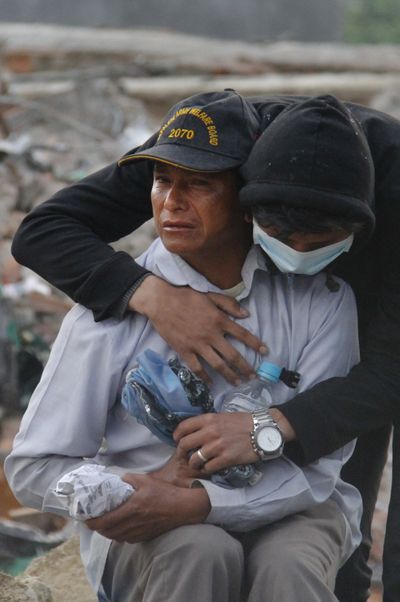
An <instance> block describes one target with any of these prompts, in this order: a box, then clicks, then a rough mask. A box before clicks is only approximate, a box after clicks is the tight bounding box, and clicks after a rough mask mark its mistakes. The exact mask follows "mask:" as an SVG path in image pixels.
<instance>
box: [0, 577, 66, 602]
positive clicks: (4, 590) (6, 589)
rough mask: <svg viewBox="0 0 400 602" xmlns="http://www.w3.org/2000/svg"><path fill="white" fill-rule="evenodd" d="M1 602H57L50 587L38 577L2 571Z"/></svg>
mask: <svg viewBox="0 0 400 602" xmlns="http://www.w3.org/2000/svg"><path fill="white" fill-rule="evenodd" d="M0 592H1V594H0V595H1V598H0V599H1V602H55V601H54V598H53V596H52V594H51V591H50V589H49V588H48V587H47V586H46V585H44V584H43V583H41V582H40V581H39V580H38V579H33V578H22V577H20V578H17V579H15V578H14V577H11V576H10V575H6V574H5V573H0Z"/></svg>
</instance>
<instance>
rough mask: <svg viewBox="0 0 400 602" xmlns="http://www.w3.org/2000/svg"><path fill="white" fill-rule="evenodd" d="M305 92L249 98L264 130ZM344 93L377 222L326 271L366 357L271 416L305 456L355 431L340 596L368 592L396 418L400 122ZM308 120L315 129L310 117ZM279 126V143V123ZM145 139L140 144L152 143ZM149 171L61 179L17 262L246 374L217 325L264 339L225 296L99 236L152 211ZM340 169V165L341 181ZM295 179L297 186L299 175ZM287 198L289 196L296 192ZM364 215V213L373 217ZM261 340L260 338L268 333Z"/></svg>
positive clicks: (112, 235) (398, 571) (187, 354)
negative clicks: (371, 176) (165, 273)
mask: <svg viewBox="0 0 400 602" xmlns="http://www.w3.org/2000/svg"><path fill="white" fill-rule="evenodd" d="M304 100H305V99H304V98H298V97H270V98H268V97H267V98H261V97H260V98H252V99H249V101H250V103H251V105H252V106H253V107H254V108H255V109H256V111H257V113H258V115H259V117H260V132H263V131H264V130H265V131H268V130H269V128H270V126H271V125H272V124H273V123H274V121H275V119H276V118H277V117H278V116H279V115H280V114H281V113H285V111H287V110H289V109H290V108H291V107H292V106H295V105H298V104H299V103H302V102H303V101H304ZM344 105H345V107H346V109H347V110H348V112H349V118H350V119H351V120H353V121H356V122H358V123H359V125H360V128H361V136H365V138H366V140H367V143H368V147H369V151H370V155H371V157H372V162H373V167H374V171H375V186H374V194H373V195H372V196H371V198H370V199H369V201H368V203H367V205H368V206H369V207H370V209H371V212H372V213H373V214H374V216H375V217H376V220H377V225H376V227H375V230H374V231H373V233H372V236H371V237H370V239H369V240H368V241H365V244H364V246H360V248H359V251H358V253H353V252H351V253H349V254H344V255H342V256H341V259H339V260H338V261H335V263H334V264H333V266H332V267H333V272H334V273H337V274H338V275H340V276H342V277H343V278H345V279H346V280H347V281H348V282H350V283H351V285H352V287H353V288H354V291H355V293H356V299H357V305H358V308H359V314H360V334H361V352H362V362H361V363H360V364H359V365H358V366H357V367H355V368H354V369H353V370H352V371H351V373H350V375H349V376H348V377H347V378H345V379H340V380H330V381H328V382H326V383H323V384H320V385H319V386H318V387H315V388H314V389H313V390H312V391H308V392H306V393H302V394H301V395H299V396H297V397H296V398H294V399H293V400H291V401H290V402H289V403H286V404H285V405H284V406H282V407H281V412H282V413H284V415H285V416H286V418H287V419H288V421H290V423H289V422H285V421H284V420H283V416H282V415H280V416H279V417H280V419H281V422H280V424H281V426H282V428H283V429H285V432H286V436H287V438H292V437H294V436H295V434H296V435H297V438H298V452H299V453H300V454H301V455H302V457H303V461H305V462H309V461H312V460H314V459H316V458H318V457H319V456H320V455H323V454H326V453H330V452H331V451H332V450H334V449H335V448H337V447H339V446H340V445H343V444H344V443H345V442H347V441H349V440H350V439H352V438H353V437H354V436H357V435H362V436H363V442H362V444H361V445H362V448H361V449H360V456H353V457H354V458H355V459H354V466H353V469H352V470H350V469H351V467H349V470H348V474H347V476H348V477H350V472H351V473H352V474H351V479H352V482H355V483H356V484H357V486H358V487H359V488H360V490H361V491H362V493H363V499H364V508H365V513H364V527H365V528H364V533H365V538H366V540H365V547H364V549H363V550H362V555H361V566H360V569H359V568H358V567H357V566H356V565H357V564H359V561H357V563H356V565H354V566H356V569H357V570H354V566H353V568H352V572H351V573H350V574H349V575H346V577H345V580H344V586H342V593H341V595H340V598H341V600H343V601H344V602H348V601H350V600H351V601H352V602H365V600H366V599H367V598H368V585H369V582H370V576H371V571H370V570H369V569H368V567H367V565H366V563H365V558H367V557H368V553H369V547H370V536H369V531H370V523H371V517H372V513H373V509H374V505H375V500H376V496H377V491H378V486H379V477H380V474H381V470H382V467H383V465H384V463H385V459H386V450H387V442H388V432H389V430H390V428H389V427H390V425H391V424H392V423H393V422H396V421H398V420H399V418H400V415H399V411H400V410H399V408H400V383H399V374H400V366H399V350H400V325H399V315H400V308H399V296H400V276H399V265H400V258H399V248H400V247H399V245H398V242H397V241H398V223H399V217H400V216H399V207H400V205H399V203H398V196H399V173H400V142H399V141H400V125H399V123H398V122H397V121H396V120H395V119H392V118H391V117H389V116H388V115H385V114H383V113H380V112H378V111H375V110H372V109H369V108H367V107H363V106H359V105H355V104H353V103H344ZM294 125H295V124H294ZM313 129H314V133H315V131H316V130H315V124H314V126H313ZM294 131H295V130H294ZM303 133H304V132H303ZM338 134H339V138H337V139H335V140H334V142H335V144H334V146H333V147H332V149H333V150H334V153H333V154H332V156H331V160H332V161H333V162H334V164H336V158H337V157H339V158H340V157H341V155H343V157H347V155H346V147H345V144H343V143H342V141H341V138H340V132H338ZM277 136H278V138H277V141H278V143H279V134H278V135H277ZM307 136H308V134H307ZM153 140H154V139H151V140H150V141H149V142H148V143H147V144H145V145H144V146H143V147H142V148H143V149H145V148H146V147H147V146H151V145H152V144H153ZM264 140H265V138H264ZM306 142H307V140H305V143H306ZM177 143H179V139H177ZM285 144H286V147H285V148H286V153H285V152H283V151H282V147H281V155H280V157H281V160H282V161H283V162H284V164H286V163H287V162H288V161H290V160H291V159H293V157H291V137H290V133H289V134H288V135H286V137H285ZM283 150H284V149H283ZM130 154H132V153H128V155H130ZM350 161H351V162H352V163H353V162H355V163H356V167H357V165H358V163H359V162H360V161H361V162H363V161H364V159H362V158H360V157H358V158H355V157H352V158H350ZM264 167H265V166H264ZM264 167H262V172H264ZM274 168H275V169H276V165H275V166H274ZM281 175H282V177H281V178H280V179H279V188H280V192H281V195H282V196H283V197H284V196H285V191H286V190H287V188H288V184H290V182H288V181H287V180H285V174H284V173H282V174H281ZM251 177H252V178H253V180H250V182H249V183H250V184H251V183H252V181H254V180H255V179H257V177H258V176H257V173H256V172H255V171H253V172H252V174H251ZM150 181H151V174H150V170H149V168H148V166H147V164H146V162H143V163H140V162H133V163H128V164H127V165H125V166H121V167H119V166H118V165H117V164H113V165H111V166H109V167H108V168H106V169H104V170H102V171H101V172H99V173H97V174H94V175H93V176H89V178H86V179H85V180H83V181H82V182H80V183H78V184H76V185H74V186H72V187H69V188H68V189H65V190H63V191H60V192H59V193H58V194H56V195H55V196H54V197H53V198H52V199H50V200H49V201H47V203H44V204H43V205H41V206H39V207H37V208H36V209H35V210H34V211H33V212H32V213H31V214H30V215H28V217H27V218H26V219H25V221H24V222H23V224H22V226H21V228H20V230H19V232H18V233H17V236H16V238H15V240H14V247H13V250H14V253H15V254H16V257H17V259H18V260H19V261H20V262H21V263H23V264H26V265H28V266H29V267H31V268H32V269H34V270H35V271H37V272H39V273H40V274H41V275H43V276H44V277H45V278H47V279H48V280H50V281H52V282H53V283H54V284H55V285H56V286H58V287H59V288H61V289H62V290H64V291H65V292H66V293H67V294H69V295H70V296H72V297H73V298H74V299H75V300H77V301H79V302H81V303H83V304H84V305H86V306H87V307H89V308H91V309H92V311H93V312H94V315H95V318H96V319H97V320H102V319H105V318H106V317H109V316H114V317H116V318H121V317H122V315H124V312H125V311H126V310H133V311H137V312H141V313H143V314H144V315H146V316H147V317H148V318H149V319H150V320H151V322H152V324H153V326H154V327H155V328H156V329H157V330H158V331H159V332H160V333H161V334H162V336H163V337H164V338H165V339H166V340H167V341H168V342H169V344H170V345H171V347H172V348H174V349H175V350H176V351H177V352H178V353H179V355H180V357H181V358H182V359H183V360H185V361H186V363H187V364H188V365H189V366H190V367H191V368H193V369H194V370H196V371H197V373H198V374H199V375H201V376H202V377H203V378H204V377H205V376H206V370H205V369H204V365H203V364H202V363H201V361H200V360H204V361H205V362H207V363H208V364H209V365H211V366H212V367H214V368H215V369H217V370H218V371H219V372H220V373H221V374H223V375H224V376H225V378H227V379H228V380H229V381H230V382H235V380H236V379H237V378H238V375H240V376H244V377H248V376H249V375H250V374H251V372H252V367H251V366H249V365H248V364H247V363H246V362H245V361H244V358H243V357H242V356H240V355H239V354H238V353H237V350H236V349H235V348H234V346H233V345H231V343H230V341H229V340H227V338H226V336H225V335H226V333H228V334H231V335H232V336H233V337H235V338H236V339H237V340H239V341H241V342H243V343H245V344H247V345H249V346H250V347H251V348H253V349H257V348H260V349H261V350H262V349H263V347H262V344H261V341H259V340H258V339H256V338H254V335H250V334H249V333H246V331H245V330H244V329H242V328H241V327H240V326H239V324H238V323H237V322H234V321H231V320H230V319H229V317H228V314H231V315H232V316H234V317H235V318H240V317H241V316H242V314H241V312H240V308H239V307H238V305H237V304H236V303H235V302H234V300H233V299H229V298H227V297H221V296H218V297H215V296H211V295H207V296H205V295H196V293H195V292H194V291H192V290H190V289H188V288H186V287H179V288H177V287H173V288H172V287H170V286H169V285H168V284H167V283H165V282H163V281H162V280H160V279H158V278H156V277H153V276H152V275H151V274H149V272H148V271H146V270H144V269H143V268H142V266H139V265H137V264H135V262H134V261H133V259H132V258H131V257H128V256H127V255H125V254H123V253H115V252H114V251H112V249H111V248H110V247H108V246H107V245H106V244H105V243H104V242H103V241H106V242H108V241H111V240H116V239H118V238H120V237H122V236H124V235H126V234H127V233H129V232H130V231H131V230H133V229H135V228H136V227H138V226H139V225H140V224H142V223H143V222H144V221H145V220H146V219H149V218H150V217H151V209H150V205H149V191H150ZM340 181H341V178H340V174H339V178H338V184H339V183H340ZM307 185H308V184H307ZM302 186H303V189H304V182H303V184H302ZM306 187H307V186H306ZM292 190H293V188H292ZM314 192H315V191H314ZM291 198H292V200H293V195H292V197H291ZM331 208H332V205H330V209H331ZM77 222H78V223H79V228H78V227H77V225H76V224H77ZM371 226H372V221H371V222H370V226H369V228H370V229H372V228H371ZM63 236H65V240H66V241H68V248H69V254H68V255H67V256H66V255H65V253H64V251H63V248H64V246H63V245H62V244H61V245H60V237H61V240H63V238H62V237H63ZM303 250H304V249H303ZM105 283H106V285H105ZM221 310H224V311H221ZM265 343H267V344H268V335H267V337H266V341H265ZM276 417H278V415H277V414H276ZM290 426H292V427H293V428H290ZM377 429H380V430H377ZM397 438H398V436H397V430H396V429H395V435H394V446H393V463H394V468H395V467H397V466H398V465H399V462H400V446H399V444H398V442H397ZM214 467H215V468H216V469H217V468H218V467H221V462H220V463H218V461H217V460H215V462H214ZM399 474H400V471H399V469H398V468H397V469H396V470H394V472H393V475H394V479H393V485H392V498H391V505H390V509H389V523H388V529H387V537H386V544H385V550H386V551H385V557H384V572H383V580H384V584H385V601H387V602H394V601H395V600H397V596H398V591H399V590H400V553H399V551H398V544H397V542H398V541H399V540H400V532H399V525H400V520H399V514H400V493H399V491H400V487H399V484H398V482H397V480H398V479H397V475H399ZM368 540H369V541H368ZM339 585H340V584H339Z"/></svg>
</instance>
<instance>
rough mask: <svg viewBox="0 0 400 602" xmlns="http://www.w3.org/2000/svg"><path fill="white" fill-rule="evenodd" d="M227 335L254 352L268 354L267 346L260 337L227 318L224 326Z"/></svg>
mask: <svg viewBox="0 0 400 602" xmlns="http://www.w3.org/2000/svg"><path fill="white" fill-rule="evenodd" d="M222 327H223V329H224V332H225V334H229V335H231V336H232V337H233V338H235V339H237V340H238V341H240V342H241V343H244V344H245V345H246V346H247V347H250V348H251V349H253V350H254V351H257V352H258V353H261V354H266V353H268V347H267V345H266V344H265V343H264V342H263V341H261V339H259V338H258V337H256V336H255V335H254V334H252V333H251V332H250V331H249V330H247V328H244V327H243V326H241V325H240V324H237V323H236V322H233V321H232V320H231V319H230V318H226V319H224V321H223V325H222Z"/></svg>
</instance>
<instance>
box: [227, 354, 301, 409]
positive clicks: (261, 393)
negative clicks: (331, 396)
mask: <svg viewBox="0 0 400 602" xmlns="http://www.w3.org/2000/svg"><path fill="white" fill-rule="evenodd" d="M256 374H257V376H256V377H255V378H253V379H252V380H250V381H249V382H246V383H243V384H242V385H240V386H239V387H237V388H236V389H233V390H232V391H230V392H229V393H228V394H227V395H226V396H225V398H224V400H223V402H222V406H221V410H220V411H221V412H253V411H254V410H256V409H260V408H263V409H267V408H269V407H270V406H271V405H272V404H273V402H274V399H273V391H274V385H275V384H276V383H278V382H279V381H282V382H284V383H285V384H286V385H287V386H288V387H291V388H293V389H294V388H295V387H296V386H297V384H298V382H299V380H300V374H299V373H298V372H293V371H291V370H286V368H281V367H279V366H277V365H276V364H273V363H271V362H262V363H261V364H260V366H259V367H258V369H257V371H256Z"/></svg>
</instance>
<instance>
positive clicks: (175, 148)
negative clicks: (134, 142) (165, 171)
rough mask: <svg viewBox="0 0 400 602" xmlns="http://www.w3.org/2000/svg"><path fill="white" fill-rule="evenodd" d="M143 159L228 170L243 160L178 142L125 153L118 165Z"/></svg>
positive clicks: (197, 169)
mask: <svg viewBox="0 0 400 602" xmlns="http://www.w3.org/2000/svg"><path fill="white" fill-rule="evenodd" d="M143 159H148V160H153V161H160V162H161V163H166V164H168V165H173V166H174V167H181V168H182V169H188V170H190V171H208V172H212V171H226V170H228V169H235V168H237V167H239V166H240V165H241V164H242V163H243V160H239V159H234V158H232V157H224V156H223V155H220V154H217V153H212V152H210V151H207V152H205V151H203V150H200V149H198V148H190V149H188V148H187V147H186V146H179V145H178V144H168V145H167V144H165V145H161V144H160V145H159V146H156V147H153V148H149V149H147V150H144V151H140V152H139V153H135V154H134V155H125V156H124V157H122V158H121V159H120V160H119V161H118V165H119V166H122V165H126V164H127V163H130V162H132V161H139V160H143Z"/></svg>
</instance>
